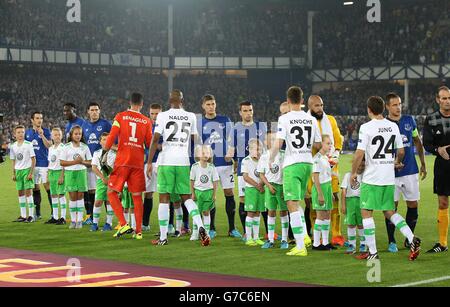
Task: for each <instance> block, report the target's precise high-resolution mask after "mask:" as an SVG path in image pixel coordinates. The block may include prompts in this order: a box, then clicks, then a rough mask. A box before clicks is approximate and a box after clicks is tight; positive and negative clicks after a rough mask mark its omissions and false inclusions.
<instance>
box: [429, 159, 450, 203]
mask: <svg viewBox="0 0 450 307" xmlns="http://www.w3.org/2000/svg"><path fill="white" fill-rule="evenodd" d="M448 174H450V161H445V160H444V159H441V158H439V157H438V158H436V160H435V161H434V179H433V192H434V194H437V195H440V196H450V180H448Z"/></svg>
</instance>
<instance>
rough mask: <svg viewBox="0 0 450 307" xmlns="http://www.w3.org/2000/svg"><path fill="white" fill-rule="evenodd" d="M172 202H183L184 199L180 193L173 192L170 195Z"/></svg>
mask: <svg viewBox="0 0 450 307" xmlns="http://www.w3.org/2000/svg"><path fill="white" fill-rule="evenodd" d="M169 197H170V202H171V203H181V201H182V199H181V197H180V195H178V194H175V193H172V194H170V195H169Z"/></svg>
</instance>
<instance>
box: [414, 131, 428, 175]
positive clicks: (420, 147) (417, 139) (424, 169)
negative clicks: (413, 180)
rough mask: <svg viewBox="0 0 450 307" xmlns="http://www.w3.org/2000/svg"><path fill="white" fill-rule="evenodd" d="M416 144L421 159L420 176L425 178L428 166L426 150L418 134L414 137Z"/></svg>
mask: <svg viewBox="0 0 450 307" xmlns="http://www.w3.org/2000/svg"><path fill="white" fill-rule="evenodd" d="M413 140H414V146H416V149H417V153H418V154H419V159H420V178H421V179H422V180H424V179H425V178H426V177H427V167H426V163H425V150H424V148H423V144H422V140H421V139H420V137H419V136H418V135H417V136H415V137H414V138H413Z"/></svg>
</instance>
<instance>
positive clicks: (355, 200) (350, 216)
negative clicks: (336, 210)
mask: <svg viewBox="0 0 450 307" xmlns="http://www.w3.org/2000/svg"><path fill="white" fill-rule="evenodd" d="M360 203H361V199H360V198H359V197H346V198H345V204H346V210H347V214H346V216H345V224H347V225H351V226H358V225H362V216H361V206H360Z"/></svg>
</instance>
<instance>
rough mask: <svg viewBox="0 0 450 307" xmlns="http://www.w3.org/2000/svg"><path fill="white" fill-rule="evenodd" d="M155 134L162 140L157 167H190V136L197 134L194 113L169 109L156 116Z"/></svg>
mask: <svg viewBox="0 0 450 307" xmlns="http://www.w3.org/2000/svg"><path fill="white" fill-rule="evenodd" d="M155 133H159V134H160V135H161V136H162V138H163V143H162V151H161V152H160V153H159V161H158V165H166V166H168V165H171V166H190V165H191V163H190V160H189V152H190V151H189V148H190V146H191V135H192V134H197V119H196V117H195V114H194V113H191V112H186V111H185V110H183V109H170V110H167V111H165V112H161V113H159V114H158V117H157V118H156V124H155Z"/></svg>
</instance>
